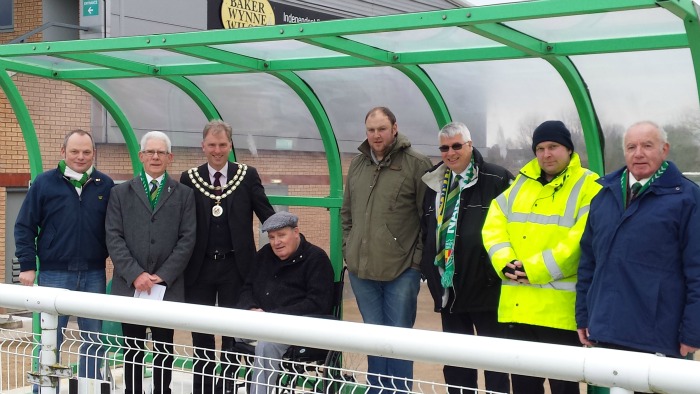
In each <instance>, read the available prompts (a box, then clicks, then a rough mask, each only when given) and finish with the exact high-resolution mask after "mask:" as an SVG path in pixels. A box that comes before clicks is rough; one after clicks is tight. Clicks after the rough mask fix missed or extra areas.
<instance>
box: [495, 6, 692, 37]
mask: <svg viewBox="0 0 700 394" xmlns="http://www.w3.org/2000/svg"><path fill="white" fill-rule="evenodd" d="M504 24H505V25H507V26H509V27H512V28H513V29H516V30H519V31H521V32H522V33H524V34H527V35H529V36H532V37H534V38H537V39H539V40H543V41H546V42H550V43H552V42H562V41H580V40H593V39H605V38H624V37H636V36H646V35H652V34H674V33H675V34H684V33H685V28H684V27H683V20H681V19H680V18H678V17H677V16H675V15H673V14H672V13H670V12H669V11H667V10H665V9H663V8H661V7H658V8H654V9H643V10H630V11H618V12H603V13H598V14H587V15H573V16H560V17H553V18H541V19H532V20H524V21H515V22H505V23H504Z"/></svg>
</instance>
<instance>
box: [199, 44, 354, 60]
mask: <svg viewBox="0 0 700 394" xmlns="http://www.w3.org/2000/svg"><path fill="white" fill-rule="evenodd" d="M211 47H212V48H216V49H221V50H224V51H227V52H232V53H237V54H239V55H244V56H249V57H252V58H256V59H265V60H277V59H306V58H324V57H335V56H344V55H343V54H342V53H339V52H335V51H331V50H328V49H324V48H320V47H318V46H315V45H311V44H307V43H304V42H301V41H297V40H284V41H266V42H244V43H240V44H223V45H212V46H211ZM348 57H349V56H348Z"/></svg>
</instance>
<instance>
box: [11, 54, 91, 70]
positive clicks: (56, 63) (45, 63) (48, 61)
mask: <svg viewBox="0 0 700 394" xmlns="http://www.w3.org/2000/svg"><path fill="white" fill-rule="evenodd" d="M12 59H13V60H15V61H17V62H20V63H25V64H28V65H32V66H40V67H47V68H51V69H54V70H59V71H60V70H75V69H81V68H94V67H95V66H93V65H91V64H86V63H81V62H76V61H73V60H67V59H62V58H60V57H55V56H46V55H36V56H17V57H13V58H12Z"/></svg>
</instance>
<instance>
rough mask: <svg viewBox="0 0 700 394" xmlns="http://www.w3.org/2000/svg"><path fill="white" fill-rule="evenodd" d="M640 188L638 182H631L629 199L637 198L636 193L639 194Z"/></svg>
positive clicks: (640, 185)
mask: <svg viewBox="0 0 700 394" xmlns="http://www.w3.org/2000/svg"><path fill="white" fill-rule="evenodd" d="M641 188H642V184H641V183H639V182H635V183H634V184H632V186H631V187H630V201H632V200H634V199H635V198H637V194H639V190H640V189H641Z"/></svg>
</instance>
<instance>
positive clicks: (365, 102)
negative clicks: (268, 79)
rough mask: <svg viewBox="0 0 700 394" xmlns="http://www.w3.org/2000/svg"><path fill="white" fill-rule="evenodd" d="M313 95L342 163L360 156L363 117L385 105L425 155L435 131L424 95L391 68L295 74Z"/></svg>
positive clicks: (400, 127) (429, 149) (412, 142)
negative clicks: (324, 113)
mask: <svg viewBox="0 0 700 394" xmlns="http://www.w3.org/2000/svg"><path fill="white" fill-rule="evenodd" d="M298 74H299V76H300V77H301V78H302V79H304V80H305V81H306V82H307V83H308V84H309V85H310V86H311V87H312V88H313V90H314V92H316V95H317V96H318V97H319V98H320V100H321V103H322V104H323V107H324V108H325V109H326V111H327V112H328V116H329V118H330V121H331V125H332V126H333V132H334V133H335V136H336V138H337V140H338V146H339V148H340V152H341V155H342V158H343V161H344V162H346V160H348V159H351V158H352V157H353V156H354V155H356V154H357V153H359V152H358V151H357V147H358V146H359V145H360V144H361V143H362V141H364V140H365V138H366V132H365V115H367V111H369V110H370V109H371V108H373V107H377V106H384V107H388V108H389V109H391V111H392V112H393V113H394V114H395V115H396V120H397V124H398V128H399V132H400V133H402V134H404V135H406V136H407V137H408V139H409V140H410V141H411V144H412V146H413V147H415V148H416V149H418V150H419V151H421V152H423V153H425V154H428V153H430V152H431V151H432V150H433V144H434V136H435V133H436V132H437V130H438V126H437V122H436V120H435V116H434V115H433V113H432V111H431V110H430V106H429V105H428V102H427V101H426V99H425V97H424V96H423V94H422V93H421V92H420V91H419V90H418V88H417V87H416V85H415V84H413V83H412V82H411V80H410V79H409V78H408V77H406V76H405V75H404V74H403V73H401V72H400V71H398V70H396V69H393V68H390V67H375V68H352V69H343V70H318V71H303V72H299V73H298Z"/></svg>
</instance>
